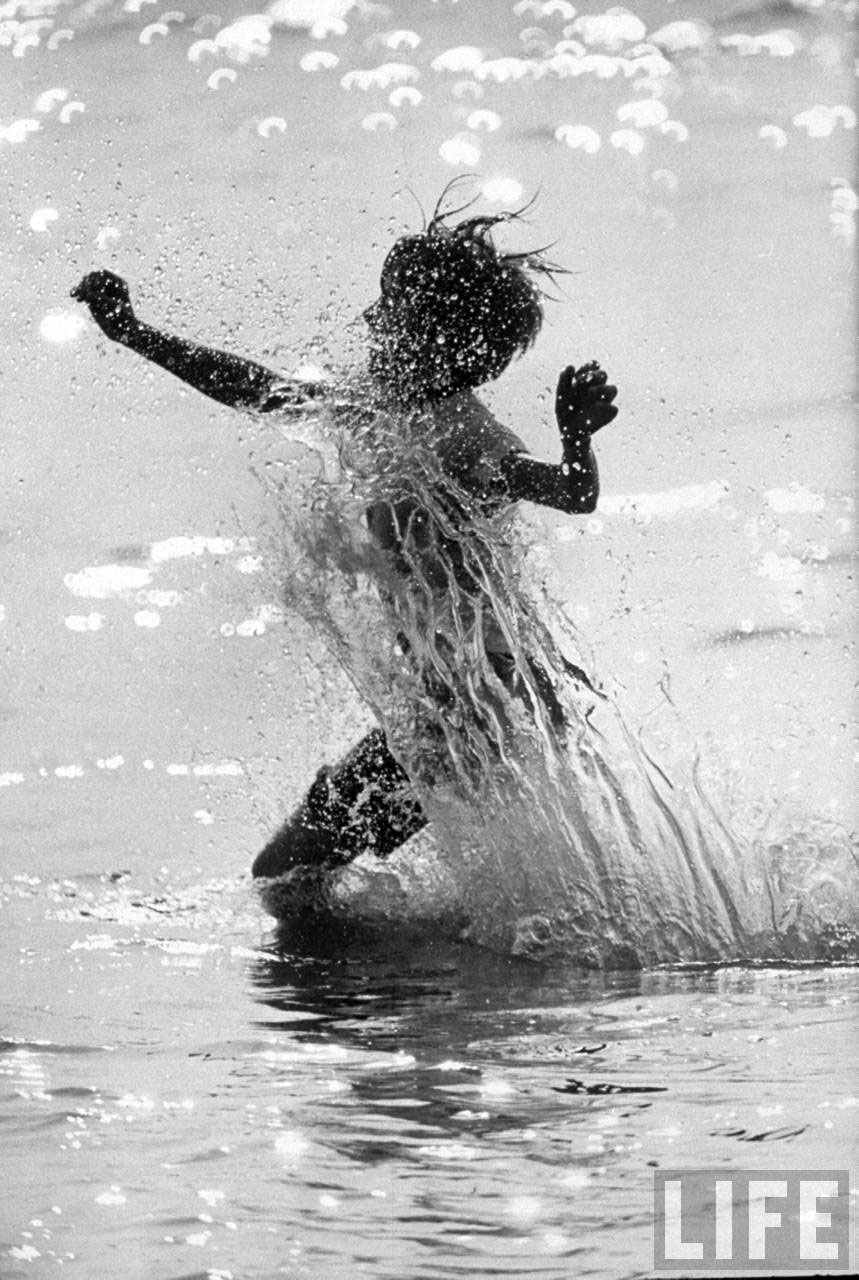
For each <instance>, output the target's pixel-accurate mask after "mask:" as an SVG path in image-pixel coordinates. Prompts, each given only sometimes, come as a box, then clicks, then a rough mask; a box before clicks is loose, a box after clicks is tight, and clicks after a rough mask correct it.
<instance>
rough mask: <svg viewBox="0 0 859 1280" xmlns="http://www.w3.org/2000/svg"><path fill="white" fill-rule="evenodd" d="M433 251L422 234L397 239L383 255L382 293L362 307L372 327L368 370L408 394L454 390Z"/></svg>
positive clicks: (449, 303) (445, 304)
mask: <svg viewBox="0 0 859 1280" xmlns="http://www.w3.org/2000/svg"><path fill="white" fill-rule="evenodd" d="M433 258H434V255H433V253H432V251H431V250H430V249H429V247H428V246H427V245H426V243H425V242H424V241H423V240H422V238H421V237H419V236H408V237H405V238H404V239H402V240H399V241H398V242H397V243H396V244H395V245H394V247H393V249H392V250H391V252H390V253H389V254H388V256H387V258H386V259H385V264H384V266H383V267H382V274H381V278H380V290H381V292H380V296H379V298H378V299H377V301H376V302H374V303H373V304H372V306H370V307H368V308H367V310H366V311H365V312H364V319H365V321H366V322H367V327H368V328H369V330H370V372H371V373H372V374H373V376H374V377H376V378H379V379H380V380H381V381H382V382H385V383H387V384H389V385H390V386H392V387H393V388H394V390H395V391H397V392H398V393H400V394H405V395H407V396H421V395H425V396H432V395H434V394H435V395H439V394H441V395H444V394H446V393H449V392H450V391H451V389H452V383H453V378H452V367H451V361H452V355H453V352H452V350H450V348H449V341H448V334H446V332H445V329H446V327H447V328H448V332H449V331H450V328H452V327H453V326H451V325H449V324H448V326H446V325H445V314H446V313H448V315H450V310H451V309H453V308H455V307H456V298H455V294H454V296H450V297H443V296H442V292H444V293H445V294H446V293H448V292H449V291H448V290H447V289H445V290H443V291H442V290H441V289H440V287H439V286H440V283H441V279H440V276H441V273H440V271H439V264H438V262H437V261H436V262H434V261H433Z"/></svg>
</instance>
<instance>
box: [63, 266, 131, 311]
mask: <svg viewBox="0 0 859 1280" xmlns="http://www.w3.org/2000/svg"><path fill="white" fill-rule="evenodd" d="M71 296H72V297H73V298H76V299H77V301H78V302H86V303H89V304H90V305H92V304H93V303H98V302H101V301H104V302H111V303H118V302H125V301H127V300H128V298H129V293H128V285H127V284H126V283H125V281H124V280H123V279H122V276H118V275H116V274H115V273H114V272H113V271H90V272H89V273H88V274H87V275H85V276H84V278H83V280H81V282H80V284H78V285H76V286H75V288H74V289H72V291H71Z"/></svg>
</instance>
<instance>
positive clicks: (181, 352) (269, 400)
mask: <svg viewBox="0 0 859 1280" xmlns="http://www.w3.org/2000/svg"><path fill="white" fill-rule="evenodd" d="M72 297H73V298H76V299H77V301H78V302H83V303H85V304H86V305H87V306H88V307H89V309H90V313H91V315H92V318H93V320H95V322H96V324H97V325H98V327H99V328H100V329H101V331H102V333H104V334H106V335H107V337H108V338H112V339H113V340H114V342H120V343H122V345H123V346H124V347H128V348H129V350H131V351H136V352H137V354H138V355H141V356H145V357H146V359H147V360H151V361H152V362H153V363H154V364H157V365H160V367H161V368H162V369H166V370H167V371H168V372H169V373H172V374H175V376H176V377H177V378H181V379H182V381H183V382H187V383H188V385H189V386H191V387H194V389H195V390H196V391H201V392H202V393H203V395H206V396H210V397H211V399H212V400H218V401H219V402H220V403H221V404H226V405H229V406H230V407H231V408H234V409H261V410H263V411H265V410H270V409H274V408H280V407H281V405H282V404H283V403H288V402H289V399H290V388H289V387H288V385H285V384H284V380H283V378H282V377H280V376H279V375H278V374H276V373H274V372H272V370H271V369H266V368H264V367H263V366H262V365H261V364H256V363H255V362H254V361H253V360H245V359H244V358H243V357H242V356H234V355H230V353H229V352H227V351H216V350H215V349H214V348H213V347H204V346H200V345H199V344H198V343H196V342H190V341H188V339H187V338H179V337H176V336H175V335H174V334H170V333H162V332H161V330H160V329H155V328H153V326H152V325H148V324H143V323H142V321H140V320H138V319H137V316H136V315H135V314H134V308H133V307H132V305H131V295H130V294H129V291H128V285H127V284H126V283H125V281H124V280H123V279H122V278H121V276H117V275H114V273H113V272H112V271H91V272H90V273H89V275H87V276H84V278H83V280H81V282H80V284H79V285H77V287H76V288H74V289H72ZM303 394H304V396H305V398H306V396H307V390H306V389H305V390H304V393H303Z"/></svg>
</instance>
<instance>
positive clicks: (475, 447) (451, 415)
mask: <svg viewBox="0 0 859 1280" xmlns="http://www.w3.org/2000/svg"><path fill="white" fill-rule="evenodd" d="M434 417H435V422H436V426H437V428H438V436H437V444H436V452H437V454H438V457H439V459H440V461H441V463H442V465H443V466H444V467H445V470H452V471H455V472H457V473H460V472H465V473H467V472H469V471H470V470H472V469H473V468H479V467H480V465H481V464H484V465H485V464H486V463H493V462H500V461H501V459H502V458H503V457H505V456H506V455H507V454H508V453H514V452H516V453H521V452H527V450H526V447H525V445H524V443H523V442H522V441H521V440H520V439H519V437H518V436H517V435H516V433H515V432H514V431H511V430H510V428H509V427H505V426H504V425H503V424H502V423H500V422H499V421H498V419H497V418H496V417H495V415H494V414H493V413H492V412H491V411H490V410H489V409H488V408H487V407H486V405H485V404H484V403H483V402H482V401H481V400H479V399H478V398H477V396H476V395H474V393H473V392H470V391H469V392H464V393H462V394H460V395H456V396H450V397H449V399H447V400H443V401H442V402H441V403H440V404H438V405H436V406H435V409H434Z"/></svg>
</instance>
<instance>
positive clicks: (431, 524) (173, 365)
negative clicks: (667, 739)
mask: <svg viewBox="0 0 859 1280" xmlns="http://www.w3.org/2000/svg"><path fill="white" fill-rule="evenodd" d="M462 212H463V210H462V209H459V210H456V211H455V212H454V213H446V214H445V213H439V211H438V209H437V210H436V212H435V215H434V216H433V218H432V220H431V222H430V223H429V225H428V226H427V227H426V228H425V230H424V231H422V232H421V233H420V234H419V235H412V236H404V237H402V238H401V239H400V240H398V241H397V243H396V244H395V245H394V247H393V248H392V249H391V251H390V253H389V254H388V256H387V258H386V259H385V263H384V265H383V267H382V273H381V281H380V296H379V298H378V300H377V301H376V302H374V303H373V305H372V306H370V307H369V308H368V309H367V311H365V312H364V319H365V321H366V323H367V327H368V329H369V334H370V355H369V361H368V375H369V399H370V402H371V405H370V407H379V408H381V409H384V410H385V411H386V412H387V413H388V414H391V413H394V414H395V415H399V416H400V417H401V418H402V420H403V421H405V420H406V419H407V418H409V419H413V418H414V415H415V414H419V416H420V421H427V422H428V423H430V424H431V431H430V445H431V447H432V449H433V451H434V455H435V458H436V460H437V464H438V469H439V471H440V473H441V475H442V476H443V477H446V478H447V479H448V481H449V482H450V486H451V491H452V492H453V493H455V495H456V496H455V498H454V499H453V500H452V501H447V502H446V503H444V504H443V507H444V510H445V513H446V517H449V518H451V519H452V520H453V521H454V522H455V523H456V524H457V525H459V526H461V527H462V528H463V529H465V528H467V527H468V523H469V520H470V518H471V517H472V516H475V517H476V516H478V515H485V514H492V513H495V512H499V511H501V510H503V509H505V508H508V507H509V506H510V505H511V504H513V503H515V502H517V501H520V500H524V501H528V502H536V503H541V504H543V505H545V506H549V507H555V508H557V509H558V510H560V511H564V512H567V513H586V512H590V511H593V510H594V508H595V506H596V502H597V496H598V492H599V488H598V486H599V481H598V475H597V467H596V460H595V458H594V454H593V450H592V448H591V437H592V436H593V434H594V432H595V431H598V430H599V429H600V427H603V426H605V425H606V424H607V423H609V422H611V421H612V419H613V418H614V417H615V416H616V414H617V408H616V407H615V405H614V404H613V401H614V399H615V396H616V394H617V390H616V388H615V387H613V386H610V385H608V380H607V378H606V375H605V373H604V372H603V371H602V370H601V369H600V367H599V365H598V364H596V363H595V362H592V363H589V364H585V365H582V366H580V367H579V368H578V369H576V368H574V366H572V365H570V366H568V367H567V368H566V369H564V371H563V372H562V373H561V375H560V377H559V379H558V386H557V393H556V397H555V414H556V418H557V423H558V429H559V433H560V437H561V461H560V463H558V464H550V463H547V462H542V461H540V460H539V459H537V458H534V457H532V456H530V455H529V454H528V451H527V449H526V448H525V445H524V444H523V443H522V441H521V440H520V439H519V438H518V437H517V436H516V435H514V434H513V433H512V432H511V431H509V430H508V429H507V428H505V427H503V426H501V425H500V424H499V423H498V422H496V420H495V419H494V418H493V417H492V415H491V414H490V413H489V411H488V410H487V409H486V408H485V407H484V406H483V405H482V404H481V402H480V401H479V400H478V399H477V397H476V396H475V395H474V392H475V390H476V389H477V388H478V387H480V386H481V385H482V384H483V383H485V382H488V381H490V380H492V379H494V378H497V377H498V376H499V375H500V374H501V373H503V371H504V370H505V369H506V368H507V366H508V365H509V364H510V362H511V361H512V359H513V357H514V356H515V355H517V354H522V353H523V352H524V351H526V350H527V349H528V348H529V347H530V346H531V345H532V343H533V342H534V340H535V338H536V336H537V334H538V333H539V330H540V327H541V324H542V320H543V308H542V295H541V292H540V289H539V287H538V285H537V283H536V280H537V278H538V277H539V275H540V274H541V273H542V274H543V275H551V272H552V270H553V268H552V266H551V264H549V263H547V262H546V261H545V259H544V258H543V257H542V256H541V253H533V254H506V255H505V254H502V253H500V252H499V251H498V249H497V248H496V246H495V245H494V243H493V241H492V235H491V233H492V230H493V228H494V227H495V226H496V225H497V224H498V223H500V222H505V221H509V220H510V218H511V217H513V216H515V215H512V214H500V215H497V216H495V217H472V218H467V219H465V220H463V221H461V222H459V223H457V224H451V219H452V218H453V217H455V216H456V215H457V214H459V213H462ZM72 296H73V297H74V298H76V299H77V300H78V301H80V302H84V303H86V305H87V306H88V307H89V309H90V312H91V313H92V316H93V319H94V320H95V322H96V323H97V324H98V325H99V327H100V328H101V329H102V331H103V332H104V333H105V334H106V335H107V336H108V337H109V338H112V339H113V340H114V341H116V342H119V343H121V344H122V345H123V346H126V347H128V348H129V349H130V350H132V351H135V352H137V353H138V354H139V355H142V356H145V357H146V358H147V359H149V360H151V361H153V363H155V364H157V365H160V366H161V368H163V369H166V370H168V371H169V372H170V373H172V374H174V375H175V376H176V377H178V378H181V379H182V380H183V381H184V382H186V383H188V384H189V385H190V386H192V387H194V388H196V389H197V390H198V391H201V392H203V394H204V395H207V396H210V397H211V398H212V399H213V400H217V401H219V402H220V403H221V404H226V405H230V406H231V407H234V408H237V409H245V410H252V411H255V412H258V413H272V412H276V411H278V410H290V409H292V410H296V409H299V410H300V408H301V406H302V405H304V406H306V405H307V404H308V401H309V400H313V399H317V400H319V401H323V402H324V399H325V396H326V388H325V386H324V385H316V384H308V383H304V382H297V381H292V382H291V381H289V380H285V379H284V378H283V377H282V376H280V375H279V374H277V373H274V372H272V371H271V370H269V369H266V368H264V367H263V366H261V365H259V364H256V363H255V362H253V361H251V360H246V359H243V358H242V357H239V356H235V355H231V354H229V353H227V352H223V351H216V350H213V349H212V348H209V347H204V346H199V345H197V344H196V343H193V342H189V341H187V340H186V339H184V338H180V337H176V336H174V335H171V334H168V333H163V332H161V331H160V330H159V329H156V328H154V327H153V326H151V325H148V324H144V323H142V322H141V321H140V320H138V319H137V317H136V315H135V313H134V310H133V307H132V304H131V299H130V295H129V290H128V286H127V285H126V284H125V282H124V281H123V280H122V279H121V278H120V277H119V276H117V275H114V274H113V273H112V272H109V271H95V272H91V273H90V274H89V275H87V276H86V277H85V278H84V279H83V280H82V281H81V282H80V284H79V285H78V286H77V287H76V288H75V289H74V290H73V292H72ZM365 403H366V401H365ZM367 522H368V527H369V531H370V534H371V537H372V539H373V540H374V542H375V543H376V544H377V545H378V546H379V547H380V548H381V549H382V550H383V551H385V552H387V553H389V554H390V556H391V558H392V560H393V562H394V563H395V565H396V567H397V569H398V570H399V572H401V573H403V574H406V575H407V574H409V572H410V571H411V570H413V569H414V566H415V563H416V561H415V552H416V549H417V553H418V555H419V556H421V557H422V562H423V563H425V564H426V565H427V566H429V567H428V568H427V570H426V577H427V578H429V579H432V577H433V567H432V566H433V564H435V566H436V569H438V566H439V563H440V562H439V553H441V556H442V559H441V571H440V572H437V573H436V578H437V581H436V582H435V583H434V585H433V586H432V590H433V591H434V592H436V594H438V595H439V596H440V595H442V594H443V593H444V592H445V590H446V589H447V590H448V591H449V590H450V586H451V581H450V579H451V576H452V577H453V579H455V581H456V584H457V586H458V587H460V588H461V589H462V590H463V591H464V592H465V593H466V594H470V595H471V596H476V595H479V593H480V584H479V582H478V581H477V580H476V579H475V576H474V574H473V573H470V572H469V568H468V566H467V565H466V564H465V563H464V560H463V556H462V553H461V550H460V548H459V544H458V542H457V539H456V538H451V537H450V534H449V532H448V533H445V531H444V530H442V529H441V528H440V526H439V522H438V519H437V516H436V515H435V514H434V513H433V512H430V511H428V510H426V509H424V508H421V507H420V505H419V504H418V503H417V502H416V500H415V499H413V498H411V499H410V498H405V499H403V500H402V501H379V502H375V503H374V504H373V505H372V506H371V507H370V509H369V510H368V512H367ZM422 573H423V570H422ZM483 644H484V649H485V654H486V659H487V663H488V666H489V668H490V669H491V671H492V673H493V674H494V676H495V677H496V678H497V679H498V680H499V681H500V682H501V683H502V684H503V685H504V686H505V687H506V689H507V690H508V691H510V692H512V693H514V694H515V695H516V696H518V697H521V698H522V699H523V700H524V701H525V702H528V700H529V699H528V693H527V689H528V688H532V689H533V688H536V690H537V691H538V693H539V695H540V698H541V700H542V701H543V704H544V708H545V709H546V711H547V713H548V715H549V718H550V719H551V720H552V722H553V723H555V724H556V725H558V726H560V725H562V724H563V711H562V709H561V706H560V704H559V702H558V700H557V697H556V695H555V693H554V690H553V688H552V685H551V682H550V680H549V678H548V676H547V674H546V673H545V672H544V671H543V670H542V668H541V667H539V666H538V664H537V663H535V662H532V661H531V660H530V659H527V660H526V661H527V665H528V668H529V670H528V672H527V678H526V674H525V673H523V672H522V671H520V670H518V668H517V659H516V657H515V655H514V654H513V653H512V652H511V651H510V646H509V645H507V644H506V643H505V641H504V638H503V635H501V634H500V629H499V628H498V627H497V626H496V627H495V628H494V631H493V627H492V625H491V623H490V626H489V628H488V630H487V632H486V633H485V634H484V637H483ZM571 672H572V674H573V675H574V676H575V677H576V678H578V679H579V680H580V681H581V682H584V683H585V684H587V683H588V682H587V678H586V677H585V676H584V673H583V672H580V671H579V670H578V669H577V668H571ZM428 688H431V686H428ZM442 693H443V691H442ZM426 821H427V820H426V817H425V815H424V812H423V810H422V807H421V804H420V801H419V800H418V798H417V796H416V795H415V793H414V791H413V790H412V788H411V786H410V783H409V778H408V776H407V774H406V772H405V770H404V769H403V767H402V766H401V764H400V763H399V761H398V760H397V759H396V757H395V756H394V754H393V753H392V751H391V750H390V748H389V746H388V743H387V740H386V738H385V735H384V733H383V732H382V730H381V729H374V730H373V731H372V732H371V733H369V734H368V735H367V737H366V738H364V739H363V741H362V742H360V743H359V744H358V745H357V746H356V747H355V748H354V749H353V750H352V751H351V752H350V753H349V754H348V755H347V756H346V757H345V758H344V759H343V760H342V761H341V762H340V763H339V764H338V765H336V766H334V767H333V768H328V767H325V768H323V769H321V770H320V772H319V773H318V775H317V777H316V779H315V781H314V783H313V785H312V786H311V788H310V791H309V792H308V794H307V796H306V797H305V799H304V801H303V802H302V804H301V805H300V806H299V808H298V809H297V810H296V812H295V813H294V814H293V815H292V817H291V818H289V819H288V820H287V822H286V823H285V824H284V825H283V827H281V829H280V830H279V831H278V832H277V833H276V834H275V836H274V837H273V838H272V840H271V841H270V842H269V843H268V844H267V845H266V847H265V848H264V849H263V850H262V852H261V853H260V854H259V855H258V856H257V858H256V860H255V862H254V864H253V874H254V876H258V877H276V876H281V875H283V874H284V873H286V872H288V871H290V870H292V869H293V868H294V867H297V866H304V865H307V864H311V865H314V866H320V865H336V864H342V863H345V862H348V861H350V860H351V859H352V858H354V857H356V856H357V855H358V854H359V853H362V852H365V851H368V850H371V851H372V852H374V853H375V854H376V855H377V856H379V857H384V856H386V855H387V854H389V853H391V852H392V851H393V850H394V849H395V848H397V847H398V846H399V845H400V844H402V843H403V842H404V841H405V840H407V839H408V838H409V837H410V836H411V835H413V834H415V833H416V832H417V831H419V830H420V829H421V828H422V827H423V826H424V825H425V824H426Z"/></svg>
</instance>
